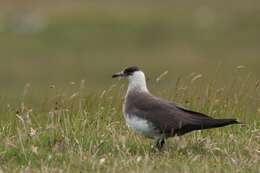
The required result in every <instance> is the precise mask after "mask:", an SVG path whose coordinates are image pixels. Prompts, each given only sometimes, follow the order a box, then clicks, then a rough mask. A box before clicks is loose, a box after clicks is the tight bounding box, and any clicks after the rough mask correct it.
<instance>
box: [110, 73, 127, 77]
mask: <svg viewBox="0 0 260 173" xmlns="http://www.w3.org/2000/svg"><path fill="white" fill-rule="evenodd" d="M124 76H125V74H124V72H118V73H115V74H113V76H112V78H117V77H124Z"/></svg>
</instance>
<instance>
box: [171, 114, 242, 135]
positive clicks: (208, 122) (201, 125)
mask: <svg viewBox="0 0 260 173" xmlns="http://www.w3.org/2000/svg"><path fill="white" fill-rule="evenodd" d="M231 124H241V123H240V122H239V121H237V120H236V119H213V118H212V119H210V118H209V119H200V121H197V122H196V123H193V124H189V125H185V126H183V127H182V128H180V129H177V132H176V133H177V135H178V136H181V135H184V134H185V133H188V132H191V131H193V130H203V129H211V128H217V127H223V126H227V125H231Z"/></svg>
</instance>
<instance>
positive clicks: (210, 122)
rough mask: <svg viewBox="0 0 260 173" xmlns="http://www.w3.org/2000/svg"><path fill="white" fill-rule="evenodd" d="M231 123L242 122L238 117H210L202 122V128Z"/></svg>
mask: <svg viewBox="0 0 260 173" xmlns="http://www.w3.org/2000/svg"><path fill="white" fill-rule="evenodd" d="M230 124H240V122H238V121H237V120H236V119H211V120H210V119H208V120H204V121H203V122H202V124H201V129H209V128H216V127H223V126H227V125H230Z"/></svg>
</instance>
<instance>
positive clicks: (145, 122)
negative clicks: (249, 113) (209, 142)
mask: <svg viewBox="0 0 260 173" xmlns="http://www.w3.org/2000/svg"><path fill="white" fill-rule="evenodd" d="M112 77H113V78H116V77H127V78H128V81H129V84H128V89H127V93H126V96H125V100H124V104H123V114H124V118H125V120H126V124H127V126H128V127H129V128H130V129H132V130H134V131H135V132H137V133H141V134H143V135H145V136H147V137H150V138H154V139H155V140H156V147H157V148H158V149H159V150H160V149H161V148H162V147H163V145H164V144H165V140H166V139H167V138H169V137H174V136H176V135H177V136H181V135H184V134H186V133H188V132H191V131H194V130H204V129H210V128H216V127H223V126H226V125H230V124H239V122H238V121H237V120H236V119H215V118H212V117H209V116H207V115H205V114H203V113H199V112H195V111H191V110H188V109H186V108H184V107H182V106H179V105H178V104H175V103H174V102H171V101H167V100H164V99H161V98H158V97H156V96H153V95H152V94H151V93H150V92H149V91H148V89H147V85H146V79H145V74H144V72H143V71H141V70H140V69H139V68H138V67H137V66H131V67H128V68H126V69H125V70H123V71H122V72H119V73H116V74H114V75H113V76H112Z"/></svg>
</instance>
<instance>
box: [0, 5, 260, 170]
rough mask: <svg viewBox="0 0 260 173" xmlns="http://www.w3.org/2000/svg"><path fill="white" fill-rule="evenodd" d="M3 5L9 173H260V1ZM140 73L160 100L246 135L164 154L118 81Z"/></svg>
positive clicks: (179, 145)
mask: <svg viewBox="0 0 260 173" xmlns="http://www.w3.org/2000/svg"><path fill="white" fill-rule="evenodd" d="M1 3H2V5H1V7H0V38H1V39H0V60H1V64H0V79H1V86H0V102H1V105H0V141H1V142H0V173H1V172H126V173H128V172H129V173H131V172H138V173H139V172H187V173H189V172H195V173H196V172H216V173H219V172H241V173H244V172H249V173H251V172H253V173H254V172H255V173H257V172H260V78H259V74H260V68H259V67H260V66H259V64H260V49H259V45H260V40H259V30H260V15H259V10H260V4H259V2H258V1H250V2H244V1H236V3H235V4H236V5H234V4H232V3H230V4H227V3H226V1H222V0H220V1H218V3H209V4H194V3H192V1H187V2H183V3H178V2H177V1H165V3H164V4H162V3H159V2H156V1H151V2H150V3H149V4H148V3H147V2H145V1H132V2H119V1H117V0H113V1H111V2H110V3H108V2H101V1H97V2H83V1H79V2H72V1H66V2H64V3H63V4H60V3H59V2H58V1H57V2H56V1H50V2H48V1H46V2H45V3H40V4H39V3H35V2H33V1H28V3H29V4H30V5H28V4H26V3H21V2H19V1H13V2H12V3H10V2H7V1H3V2H1ZM133 64H135V65H139V66H140V67H142V69H143V70H144V71H145V72H146V74H147V82H148V87H149V89H150V91H151V92H152V93H154V94H155V95H157V96H160V97H163V98H165V99H168V100H172V101H174V102H177V103H179V104H182V105H184V106H186V107H188V108H190V109H192V110H196V111H200V112H203V113H206V114H208V115H210V116H213V117H215V118H228V117H234V118H238V119H239V121H241V122H242V123H243V124H241V125H233V126H228V127H224V128H220V129H212V130H207V131H197V132H193V133H190V134H187V135H185V136H182V137H178V138H177V137H176V138H172V139H169V140H168V141H167V144H166V147H165V148H164V150H163V151H162V152H157V151H155V149H154V146H153V144H154V141H152V140H150V139H147V138H144V137H143V136H140V135H137V134H135V133H133V132H132V131H130V130H129V129H127V127H126V125H125V122H124V119H123V116H122V111H121V107H122V101H123V99H124V94H125V92H126V89H127V81H126V80H114V79H112V78H111V75H112V74H113V73H114V72H118V71H120V70H122V69H123V68H125V67H126V66H128V65H133Z"/></svg>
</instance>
